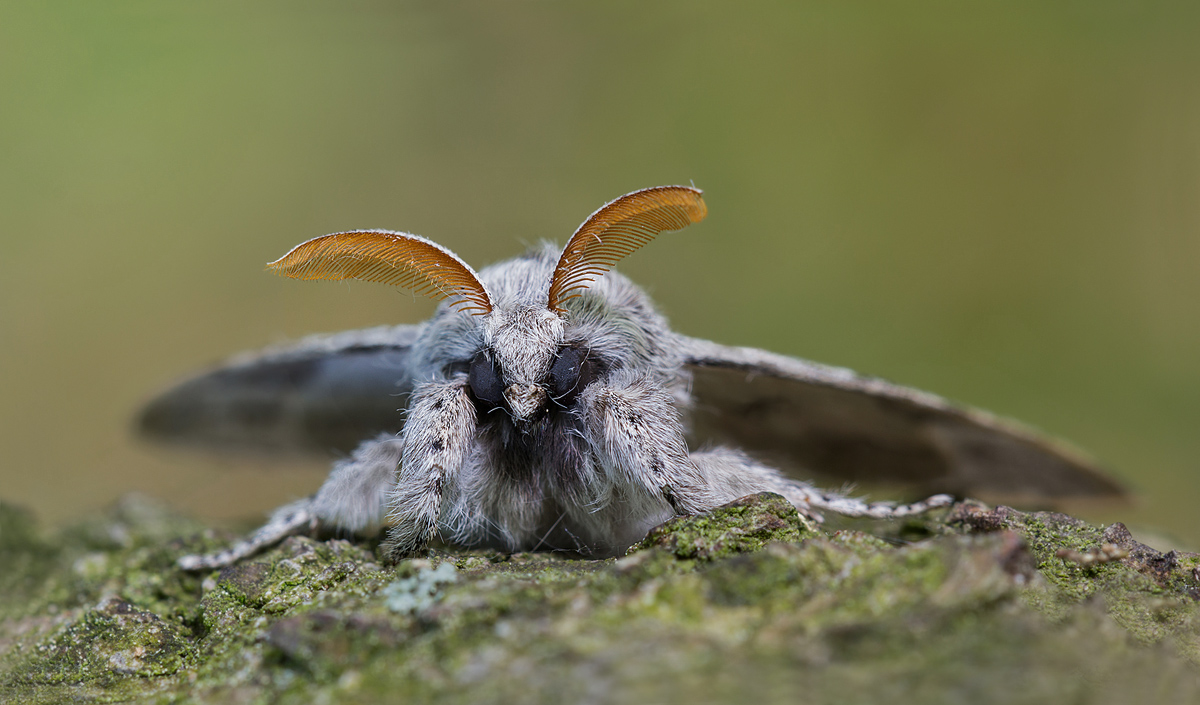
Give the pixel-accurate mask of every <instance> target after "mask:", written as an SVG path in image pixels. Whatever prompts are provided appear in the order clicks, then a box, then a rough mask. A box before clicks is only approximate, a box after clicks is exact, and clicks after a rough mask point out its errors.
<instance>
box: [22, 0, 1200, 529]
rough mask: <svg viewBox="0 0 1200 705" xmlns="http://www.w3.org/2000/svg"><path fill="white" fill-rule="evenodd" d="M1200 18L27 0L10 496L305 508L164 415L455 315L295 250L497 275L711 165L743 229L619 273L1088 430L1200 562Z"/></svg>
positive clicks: (789, 5)
mask: <svg viewBox="0 0 1200 705" xmlns="http://www.w3.org/2000/svg"><path fill="white" fill-rule="evenodd" d="M1194 6H1195V4H1193V5H1192V7H1194ZM1182 7H1185V6H1184V5H1182V4H1181V5H1180V6H1179V8H1182ZM1179 8H1174V7H1167V6H1164V5H1158V6H1155V5H1146V4H1141V3H1130V2H1066V3H1042V2H1017V3H1009V2H1006V3H999V2H996V3H955V2H914V3H902V4H897V3H887V4H884V3H879V4H875V3H865V4H864V3H856V2H843V1H836V2H834V1H830V2H822V3H799V2H780V3H728V4H716V3H696V2H657V3H644V2H624V3H591V4H585V3H569V4H566V3H549V2H546V3H515V2H506V3H492V4H484V3H477V4H461V3H436V2H427V3H384V2H376V3H371V2H350V3H310V2H287V3H274V4H268V3H252V4H247V3H232V2H229V3H217V2H210V3H203V4H192V5H188V4H163V3H155V2H138V3H131V2H107V3H54V2H46V3H32V2H31V3H4V4H3V5H0V245H2V247H0V253H2V254H0V391H2V395H3V404H2V405H0V449H2V450H3V460H2V461H0V498H3V499H5V500H9V501H16V502H21V503H25V504H28V505H30V506H32V507H33V508H34V509H36V510H37V511H38V512H39V513H40V514H41V515H42V516H43V517H44V518H45V519H46V520H48V521H50V522H62V521H67V520H70V519H72V518H74V517H76V516H78V515H81V514H83V513H87V512H91V511H94V510H95V509H96V508H97V507H99V506H100V505H103V504H105V503H107V502H109V501H110V500H112V499H113V498H114V497H116V496H118V495H120V494H121V493H124V492H127V491H131V490H140V491H143V492H147V493H149V494H152V495H155V496H158V497H161V498H163V499H165V500H167V501H169V502H171V503H172V504H174V505H176V506H178V507H180V508H183V509H185V510H188V511H191V512H194V513H196V514H198V515H201V516H204V517H208V518H211V519H217V520H230V519H233V518H244V517H247V516H257V515H258V514H260V513H262V512H265V511H266V510H268V509H270V508H271V507H273V506H275V505H276V504H278V503H281V502H283V501H285V500H288V499H291V498H294V497H297V496H300V495H303V494H307V493H308V492H310V491H312V490H313V489H314V488H315V487H316V486H317V484H318V483H319V482H320V479H321V478H322V477H323V476H324V473H325V470H324V467H323V465H321V464H297V463H294V462H290V461H289V462H284V463H279V462H276V463H267V462H264V461H261V460H251V461H234V460H231V459H227V458H212V457H208V456H204V455H199V454H190V453H181V452H175V451H171V450H168V449H163V448H154V447H147V446H144V445H142V444H140V443H138V442H137V441H136V440H135V439H134V438H132V436H131V433H130V419H131V417H132V415H133V413H134V412H135V410H136V409H137V408H138V406H139V404H140V403H142V402H143V401H144V400H145V399H147V398H148V397H149V396H150V395H152V394H153V393H155V392H156V391H158V390H160V389H161V388H162V387H163V386H164V385H166V384H169V383H171V382H172V381H174V380H176V379H178V378H179V377H180V376H182V375H185V374H187V373H189V372H192V371H194V370H195V369H197V368H199V367H202V366H204V365H206V364H208V363H211V362H214V361H216V360H219V359H221V358H223V357H224V356H226V355H228V354H230V353H233V352H235V351H238V350H241V349H246V348H253V347H257V346H261V345H264V344H267V343H272V342H278V341H281V340H284V339H288V338H294V337H297V336H300V335H303V334H307V333H311V332H317V331H328V330H337V329H342V328H351V327H361V326H368V325H374V324H379V323H393V322H406V321H408V322H413V321H419V320H421V319H422V318H424V317H425V316H427V315H428V314H429V312H430V311H431V310H432V306H431V305H430V304H428V303H427V302H424V301H415V302H414V301H413V300H412V299H411V297H409V296H406V295H404V294H397V293H396V292H395V291H393V290H389V289H386V288H384V287H378V286H375V285H370V284H362V283H354V284H315V283H303V282H292V281H285V280H281V279H279V278H276V277H273V276H270V275H268V274H266V273H264V272H263V264H264V263H265V262H267V261H268V260H271V259H274V258H276V257H278V256H279V255H281V254H282V253H284V252H285V251H287V250H288V249H289V248H290V247H291V246H292V245H294V244H296V243H298V242H300V241H302V240H304V239H307V238H310V237H313V236H316V235H320V234H324V233H326V232H332V231H336V230H345V229H349V228H361V227H385V228H392V229H399V230H407V231H409V232H414V233H418V234H421V235H425V236H427V237H430V238H433V239H434V240H436V241H438V242H440V243H443V244H445V245H446V246H448V247H450V248H451V249H453V250H454V251H456V252H457V253H459V254H460V255H461V256H462V257H463V258H464V259H466V260H467V261H468V262H470V263H472V264H473V265H475V266H477V267H478V266H482V265H485V264H487V263H490V262H492V261H495V260H497V259H501V258H504V257H507V256H510V255H513V254H515V253H517V252H518V251H519V250H520V248H521V246H522V244H521V243H528V242H534V241H537V240H539V239H542V238H551V239H557V240H559V241H560V242H562V241H564V240H565V238H566V237H567V236H568V235H569V234H570V233H571V232H572V230H573V229H574V228H575V226H576V225H578V223H579V222H580V221H581V220H582V219H583V218H584V217H585V216H587V215H588V214H589V213H590V212H591V211H592V210H593V209H595V208H596V207H598V206H599V205H600V204H601V203H603V202H605V201H607V200H609V199H611V198H614V197H615V196H618V195H620V194H622V193H625V192H627V191H630V190H633V189H637V188H642V187H646V186H653V185H659V184H669V183H689V182H693V183H695V184H696V185H697V186H700V187H701V188H703V189H705V192H706V199H707V201H708V204H709V208H710V216H709V218H708V220H707V221H706V222H704V223H703V224H702V225H699V226H695V227H693V228H690V229H689V230H686V231H684V232H681V233H677V234H671V235H667V236H664V237H662V238H660V239H659V240H657V241H656V242H654V243H653V244H652V245H650V246H648V247H647V248H645V249H644V250H642V251H640V252H638V253H637V254H636V255H635V256H633V257H631V258H629V259H628V260H626V261H625V262H624V263H623V264H622V265H621V268H622V270H623V271H624V272H625V273H627V274H629V275H630V276H632V277H633V278H634V279H635V280H636V281H638V282H640V283H642V284H643V285H645V286H646V287H647V288H648V289H649V290H650V291H651V292H652V294H653V295H654V296H655V298H656V300H657V301H658V302H659V304H660V305H661V307H662V308H663V309H664V310H665V312H666V313H667V314H668V315H669V316H670V317H671V319H672V322H673V323H674V325H675V327H676V328H677V329H678V330H680V331H682V332H685V333H688V334H691V335H695V336H700V337H706V338H711V339H714V340H717V341H720V342H725V343H732V344H740V345H753V346H759V347H763V348H768V349H771V350H775V351H778V352H783V353H788V354H792V355H798V356H802V357H807V358H810V359H814V360H818V361H822V362H828V363H833V364H838V365H844V366H849V367H853V368H855V369H858V370H860V371H863V372H868V373H872V374H877V375H881V376H884V377H887V378H889V379H892V380H894V381H897V382H900V383H904V384H909V385H913V386H916V387H921V388H924V389H928V390H931V391H935V392H938V393H940V394H943V395H945V396H948V397H951V398H954V399H957V400H961V401H964V402H967V403H970V404H973V405H977V406H982V407H985V408H988V409H991V410H993V411H996V412H998V413H1001V414H1004V415H1007V416H1012V417H1015V418H1018V419H1021V420H1024V421H1026V422H1029V423H1031V424H1033V425H1036V426H1038V427H1040V428H1042V429H1044V430H1046V431H1048V432H1050V433H1052V434H1054V435H1057V436H1061V437H1065V438H1067V439H1070V440H1071V441H1073V442H1074V443H1076V444H1078V445H1079V446H1082V447H1084V448H1086V449H1088V450H1089V451H1091V452H1092V453H1093V454H1095V455H1096V456H1098V457H1099V458H1100V459H1101V460H1102V461H1103V462H1104V463H1105V464H1106V465H1108V466H1109V467H1111V468H1113V471H1114V473H1115V474H1117V475H1119V476H1120V477H1121V478H1123V479H1124V480H1125V481H1127V482H1128V483H1129V484H1130V485H1131V486H1133V487H1134V488H1135V489H1136V490H1137V491H1138V492H1139V495H1140V501H1139V503H1138V504H1137V505H1136V506H1133V507H1126V508H1115V509H1114V508H1093V509H1090V510H1088V511H1089V512H1090V513H1088V514H1087V515H1088V516H1089V517H1091V518H1094V519H1098V520H1104V521H1111V520H1116V519H1120V520H1124V521H1126V522H1128V523H1132V524H1134V525H1135V526H1153V527H1156V528H1158V529H1161V530H1164V531H1167V532H1170V533H1172V534H1174V535H1175V536H1176V537H1178V538H1179V539H1180V540H1181V541H1182V542H1183V543H1184V544H1185V545H1190V546H1192V547H1200V512H1198V511H1197V510H1196V507H1195V504H1196V502H1197V500H1198V499H1200V472H1198V470H1200V368H1198V365H1197V361H1198V360H1200V315H1198V314H1200V311H1198V302H1200V276H1198V270H1200V22H1198V19H1200V18H1198V16H1197V13H1196V12H1195V11H1193V10H1191V9H1187V10H1184V9H1179Z"/></svg>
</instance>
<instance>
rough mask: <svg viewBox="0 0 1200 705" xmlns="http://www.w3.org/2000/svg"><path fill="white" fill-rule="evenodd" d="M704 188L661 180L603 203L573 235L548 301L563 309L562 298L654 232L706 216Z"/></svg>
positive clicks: (569, 296)
mask: <svg viewBox="0 0 1200 705" xmlns="http://www.w3.org/2000/svg"><path fill="white" fill-rule="evenodd" d="M700 194H701V192H700V189H696V188H690V187H688V186H656V187H655V188H648V189H643V190H641V191H634V192H633V193H627V194H625V195H624V196H621V197H620V198H618V199H617V200H615V201H613V202H612V203H609V204H606V205H605V206H603V207H601V208H600V210H598V211H596V212H595V213H593V214H592V215H591V217H589V218H588V219H587V220H585V221H584V223H583V225H580V226H579V229H578V230H576V231H575V234H574V235H572V236H571V239H570V241H569V242H567V246H566V247H565V248H563V253H562V256H561V257H559V258H558V266H557V267H555V268H554V275H553V276H552V277H551V278H550V295H549V297H548V299H547V305H548V306H549V307H550V308H551V309H552V310H554V311H557V312H558V313H560V314H562V313H565V309H563V306H562V305H563V302H564V301H567V300H568V299H573V298H575V297H576V296H579V295H580V294H581V293H582V290H583V289H586V288H587V287H588V285H589V284H591V283H592V282H593V281H595V280H596V278H598V277H600V276H602V275H603V274H604V273H605V272H607V271H608V270H610V269H612V267H613V265H615V264H616V263H617V262H618V261H619V260H620V259H621V258H623V257H624V256H625V255H627V254H629V253H630V252H633V251H634V250H636V249H638V248H639V247H641V246H642V245H645V244H646V243H647V242H650V241H651V240H653V239H654V236H655V235H658V234H659V233H661V232H666V231H668V230H680V229H682V228H684V227H686V226H688V225H691V224H692V223H698V222H700V221H701V220H704V216H706V215H708V207H707V206H705V205H704V199H703V198H701V197H700Z"/></svg>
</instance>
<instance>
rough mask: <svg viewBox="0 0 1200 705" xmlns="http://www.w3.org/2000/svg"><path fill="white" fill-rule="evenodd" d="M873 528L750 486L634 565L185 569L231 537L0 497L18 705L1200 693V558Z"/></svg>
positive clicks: (1018, 536)
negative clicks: (821, 521) (72, 519)
mask: <svg viewBox="0 0 1200 705" xmlns="http://www.w3.org/2000/svg"><path fill="white" fill-rule="evenodd" d="M854 526H855V528H854V529H850V528H843V529H842V530H840V531H835V530H834V527H815V526H813V525H811V524H809V523H807V522H806V521H805V520H804V519H802V518H801V517H800V516H798V515H797V514H796V512H795V510H794V509H793V508H792V507H791V506H790V505H789V504H787V503H786V502H784V501H783V500H782V499H781V498H778V497H776V496H773V495H758V496H755V497H749V498H745V499H743V500H739V501H738V502H735V503H733V504H731V505H727V506H726V507H723V508H720V509H718V510H716V511H714V512H713V513H711V514H709V515H707V516H703V517H694V518H687V519H676V520H673V521H671V522H668V523H667V524H664V525H663V526H661V527H659V528H657V529H655V530H654V531H653V532H652V533H651V534H650V536H649V537H647V539H646V540H645V541H644V542H642V544H640V545H639V546H637V547H635V549H634V550H633V551H631V552H630V554H629V555H627V556H626V557H624V558H621V559H617V560H607V561H586V560H578V559H572V558H569V557H565V556H557V555H552V554H519V555H514V556H506V555H501V554H497V553H485V552H470V551H445V550H442V551H433V552H432V553H431V554H430V555H429V556H428V557H425V558H420V559H415V560H410V561H405V562H404V563H402V564H400V565H399V566H397V567H395V568H391V567H385V566H384V565H383V564H382V563H381V561H380V559H379V558H378V556H377V553H376V547H375V546H373V545H368V544H355V543H350V542H346V541H341V540H330V541H316V540H312V539H308V538H293V539H290V540H288V541H287V542H286V543H284V544H283V545H282V546H280V547H278V548H276V549H274V550H272V551H269V552H267V553H264V554H262V555H260V556H258V557H256V558H253V559H250V560H247V561H244V562H242V563H240V564H238V565H235V566H233V567H231V568H228V569H226V570H223V571H220V572H212V573H206V574H187V573H183V572H181V571H179V570H177V569H175V568H174V561H175V559H176V558H178V557H179V556H180V555H181V554H184V553H190V552H198V551H207V550H211V549H214V548H216V547H218V546H220V545H221V544H222V543H224V542H225V541H226V540H227V539H228V538H230V536H229V535H228V534H226V533H223V532H216V531H213V530H211V529H207V528H205V527H203V526H200V525H198V524H196V523H195V522H192V521H189V520H187V519H185V518H182V517H179V516H177V515H174V514H172V513H171V512H169V511H168V510H166V509H165V508H162V507H160V506H157V505H155V504H152V503H149V502H147V501H145V500H138V499H129V500H127V501H125V502H122V503H121V504H120V505H119V506H118V507H116V508H114V509H113V510H112V511H111V512H109V513H107V514H105V515H104V516H101V517H97V518H96V519H94V520H92V521H89V522H87V523H84V524H81V525H79V526H76V527H72V528H69V529H66V530H64V531H62V532H59V533H57V534H56V535H49V534H43V533H39V532H38V531H37V530H36V529H35V527H34V524H33V520H32V517H30V516H29V515H28V514H26V513H24V512H22V511H20V510H18V509H14V508H11V507H2V506H0V559H2V560H3V567H2V569H0V700H2V701H4V702H9V701H13V702H32V703H41V702H63V701H87V700H96V701H105V702H113V701H117V702H121V701H139V702H201V703H259V702H262V703H267V702H272V703H273V702H284V703H291V702H295V703H312V702H339V703H341V702H350V703H354V702H363V703H368V702H386V701H397V702H400V701H403V702H420V701H426V700H435V699H436V700H437V701H438V702H462V703H493V702H494V703H500V702H547V703H560V702H596V703H606V702H613V703H629V702H681V703H682V702H687V703H705V702H731V701H734V700H735V699H742V698H751V699H756V700H759V701H762V700H765V701H769V702H772V701H780V702H856V701H863V700H882V699H884V698H891V697H897V698H902V699H903V700H901V701H907V702H960V703H961V702H972V703H978V702H1016V701H1023V702H1030V701H1036V702H1071V703H1079V702H1114V703H1115V702H1137V701H1141V702H1197V701H1200V665H1198V662H1200V616H1198V607H1197V596H1198V595H1200V592H1198V591H1200V573H1198V570H1200V557H1198V556H1197V555H1195V554H1182V553H1160V552H1158V551H1155V550H1153V549H1151V548H1149V547H1146V546H1143V545H1141V544H1139V543H1137V542H1136V541H1135V540H1134V539H1133V537H1132V536H1130V535H1129V532H1128V531H1126V530H1125V527H1123V526H1122V525H1120V524H1114V525H1112V526H1109V527H1100V526H1093V525H1089V524H1086V523H1084V522H1081V521H1078V520H1075V519H1072V518H1071V517H1068V516H1065V515H1061V514H1026V513H1021V512H1017V511H1015V510H1011V509H1007V508H1003V507H1001V508H996V509H990V508H986V507H983V506H981V505H976V504H970V503H968V504H960V505H957V506H955V507H954V508H952V509H951V510H949V511H943V512H940V513H936V514H933V515H931V516H929V517H927V518H922V519H914V520H909V521H906V522H904V523H902V524H897V523H891V524H889V523H870V522H861V523H856V524H855V525H854Z"/></svg>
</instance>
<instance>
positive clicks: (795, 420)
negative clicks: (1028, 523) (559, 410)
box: [682, 338, 1127, 503]
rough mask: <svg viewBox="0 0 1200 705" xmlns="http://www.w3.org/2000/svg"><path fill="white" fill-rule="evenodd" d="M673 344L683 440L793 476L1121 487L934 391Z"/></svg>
mask: <svg viewBox="0 0 1200 705" xmlns="http://www.w3.org/2000/svg"><path fill="white" fill-rule="evenodd" d="M682 345H683V348H684V352H685V357H686V360H687V365H688V367H689V369H690V371H691V373H692V375H693V381H692V393H693V396H694V397H695V406H694V408H693V411H692V438H691V439H690V440H691V441H692V442H694V443H697V444H705V443H709V444H721V445H730V446H734V447H738V448H741V449H742V450H745V451H746V452H748V453H750V454H751V455H753V456H756V457H759V458H761V459H762V460H763V461H765V462H771V463H774V464H777V465H779V466H781V467H782V468H783V469H784V470H785V471H787V472H789V474H794V475H796V476H797V478H800V479H812V478H813V477H814V476H816V477H819V478H823V479H826V480H835V481H842V482H855V483H867V484H875V485H881V484H882V485H898V484H902V485H904V486H906V487H909V488H912V490H914V491H921V492H926V493H932V492H948V493H952V494H958V495H970V496H975V497H981V498H986V499H998V500H1005V501H1032V502H1041V503H1047V502H1049V503H1053V502H1054V501H1055V500H1065V499H1075V498H1080V499H1081V498H1119V497H1123V496H1126V494H1127V491H1126V489H1125V488H1124V487H1122V486H1121V485H1120V484H1119V483H1118V482H1116V481H1115V480H1113V479H1111V478H1109V477H1107V476H1106V475H1105V474H1104V473H1103V472H1101V471H1100V470H1099V469H1098V468H1097V467H1096V465H1095V464H1094V463H1093V462H1092V461H1091V460H1089V459H1088V458H1086V457H1085V456H1083V455H1082V454H1080V453H1079V452H1077V451H1075V450H1073V449H1070V448H1067V447H1066V446H1064V445H1062V444H1059V443H1057V442H1054V441H1051V440H1049V439H1047V438H1044V437H1042V436H1040V435H1038V434H1037V433H1035V432H1033V431H1032V430H1030V429H1027V428H1025V427H1023V426H1021V425H1019V424H1017V423H1014V422H1012V421H1008V420H1005V419H1000V418H997V417H995V416H993V415H991V414H989V413H987V412H984V411H979V410H976V409H970V408H966V407H961V406H958V405H955V404H952V403H950V402H948V401H946V400H945V399H942V398H941V397H938V396H936V395H934V394H930V393H928V392H922V391H919V390H916V389H909V388H906V387H901V386H898V385H895V384H891V383H889V382H885V381H883V380H880V379H875V378H871V377H864V376H861V375H858V374H856V373H854V372H853V371H851V370H847V369H843V368H837V367H828V366H825V365H819V364H817V363H813V362H808V361H805V360H799V359H796V358H791V357H785V356H782V355H776V354H773V353H769V352H766V351H763V350H756V349H753V348H738V347H727V346H724V345H718V344H716V343H712V342H709V341H705V340H698V339H694V338H684V339H683V341H682Z"/></svg>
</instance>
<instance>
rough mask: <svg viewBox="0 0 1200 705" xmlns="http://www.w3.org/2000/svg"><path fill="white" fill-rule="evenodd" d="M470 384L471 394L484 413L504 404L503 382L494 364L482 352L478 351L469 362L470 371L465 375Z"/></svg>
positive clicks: (489, 357) (488, 356)
mask: <svg viewBox="0 0 1200 705" xmlns="http://www.w3.org/2000/svg"><path fill="white" fill-rule="evenodd" d="M467 381H468V382H469V383H470V384H471V393H472V394H474V395H475V399H476V401H478V402H479V403H480V405H482V407H483V408H484V410H485V411H491V410H492V409H495V408H496V407H498V406H503V404H504V380H503V379H502V377H501V375H500V370H499V369H497V367H496V363H495V362H492V358H491V356H490V355H488V354H487V353H486V352H484V351H482V350H481V351H479V353H478V354H477V355H476V356H475V359H474V360H471V370H470V372H468V374H467Z"/></svg>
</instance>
